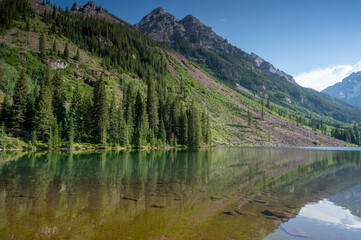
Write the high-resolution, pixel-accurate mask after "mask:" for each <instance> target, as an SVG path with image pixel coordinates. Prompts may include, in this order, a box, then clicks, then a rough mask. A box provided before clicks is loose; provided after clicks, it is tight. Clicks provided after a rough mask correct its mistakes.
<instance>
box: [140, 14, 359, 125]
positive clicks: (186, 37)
mask: <svg viewBox="0 0 361 240" xmlns="http://www.w3.org/2000/svg"><path fill="white" fill-rule="evenodd" d="M134 27H135V28H136V29H138V30H139V31H140V32H142V33H143V34H145V35H147V36H148V37H150V38H151V39H152V40H154V41H156V42H158V43H159V44H160V45H161V46H162V47H164V48H170V49H172V50H174V51H177V52H179V53H181V54H182V55H184V56H185V57H187V58H188V59H190V60H191V61H193V62H195V63H197V64H198V65H199V66H200V67H202V68H203V69H205V70H206V71H207V72H209V73H211V74H212V75H213V76H214V77H216V78H217V79H219V80H222V81H223V82H225V83H226V84H228V85H230V86H232V87H233V88H235V89H236V88H238V89H239V90H240V91H242V90H245V89H246V90H249V91H251V92H252V93H253V94H254V95H256V96H259V97H262V98H264V99H269V100H270V101H272V102H274V103H277V104H280V105H282V106H283V107H286V108H288V109H291V110H293V111H297V112H298V113H303V114H307V115H309V114H310V111H311V112H314V113H316V114H318V115H321V116H324V117H331V118H334V119H336V120H338V121H342V122H349V121H351V119H352V118H353V119H355V121H357V122H361V119H360V117H361V116H360V111H359V109H357V108H356V107H353V106H350V105H349V104H346V103H344V102H343V101H340V100H338V99H335V98H331V97H330V96H328V95H327V94H324V93H319V92H317V91H314V90H312V89H307V88H303V87H301V86H299V85H298V84H297V83H296V82H295V80H294V78H293V77H292V76H291V75H289V74H287V73H285V72H283V71H281V70H279V69H277V68H276V67H274V66H273V65H272V64H271V63H269V62H267V61H265V60H264V59H263V58H261V57H260V56H258V55H257V54H255V53H250V54H249V53H247V52H244V51H242V50H241V49H239V48H237V47H235V46H233V45H231V44H229V43H228V41H227V40H226V39H223V38H222V37H221V36H219V35H217V34H216V33H215V32H214V31H213V30H212V28H211V27H208V26H206V25H205V24H204V23H202V22H201V21H200V20H199V19H197V18H196V17H194V16H192V15H187V16H186V17H184V18H183V19H180V20H179V19H176V18H175V17H174V16H173V15H172V14H170V13H167V12H165V11H164V9H163V8H156V9H154V10H153V11H152V12H150V13H149V14H148V15H146V16H145V17H143V19H142V20H141V21H140V22H139V23H137V24H135V25H134ZM351 116H352V117H351Z"/></svg>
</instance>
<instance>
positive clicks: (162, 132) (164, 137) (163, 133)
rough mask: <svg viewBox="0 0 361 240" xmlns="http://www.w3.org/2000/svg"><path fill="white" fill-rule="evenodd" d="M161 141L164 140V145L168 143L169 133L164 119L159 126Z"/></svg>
mask: <svg viewBox="0 0 361 240" xmlns="http://www.w3.org/2000/svg"><path fill="white" fill-rule="evenodd" d="M159 139H160V140H162V143H163V144H165V143H166V141H167V132H166V130H165V125H164V121H163V118H162V119H161V121H160V126H159Z"/></svg>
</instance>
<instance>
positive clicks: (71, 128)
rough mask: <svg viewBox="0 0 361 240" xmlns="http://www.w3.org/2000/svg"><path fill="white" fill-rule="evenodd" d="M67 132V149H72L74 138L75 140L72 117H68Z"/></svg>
mask: <svg viewBox="0 0 361 240" xmlns="http://www.w3.org/2000/svg"><path fill="white" fill-rule="evenodd" d="M68 125H69V130H68V138H69V147H70V148H72V147H73V144H74V138H75V132H74V131H75V130H74V120H73V118H72V117H70V121H69V124H68Z"/></svg>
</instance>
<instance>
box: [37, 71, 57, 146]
mask: <svg viewBox="0 0 361 240" xmlns="http://www.w3.org/2000/svg"><path fill="white" fill-rule="evenodd" d="M35 122H36V129H37V133H38V137H39V139H41V140H42V141H44V142H48V141H49V140H52V141H53V137H54V125H55V124H56V119H55V117H54V115H53V85H52V84H51V81H50V76H49V73H46V74H45V76H44V78H43V81H42V85H41V90H40V99H39V103H38V107H37V113H36V116H35Z"/></svg>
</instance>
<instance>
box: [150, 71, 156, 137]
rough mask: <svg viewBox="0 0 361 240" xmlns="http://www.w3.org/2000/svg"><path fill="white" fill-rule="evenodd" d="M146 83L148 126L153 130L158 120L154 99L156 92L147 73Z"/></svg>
mask: <svg viewBox="0 0 361 240" xmlns="http://www.w3.org/2000/svg"><path fill="white" fill-rule="evenodd" d="M147 83H148V96H147V113H148V121H149V128H150V130H151V131H154V130H155V127H156V126H157V124H158V122H157V120H158V106H157V105H158V104H157V99H156V93H155V89H154V83H153V76H152V74H151V73H149V76H148V78H147Z"/></svg>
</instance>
